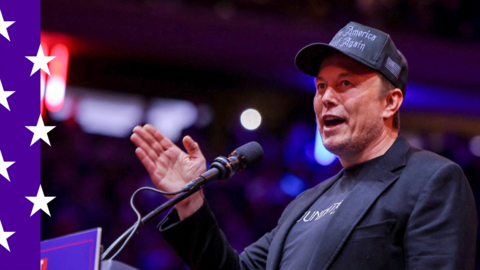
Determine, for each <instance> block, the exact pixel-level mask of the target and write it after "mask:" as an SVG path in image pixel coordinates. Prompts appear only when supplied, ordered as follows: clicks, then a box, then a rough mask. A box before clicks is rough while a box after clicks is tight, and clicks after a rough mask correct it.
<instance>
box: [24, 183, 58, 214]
mask: <svg viewBox="0 0 480 270" xmlns="http://www.w3.org/2000/svg"><path fill="white" fill-rule="evenodd" d="M25 198H27V199H28V200H29V201H31V202H32V203H33V209H32V213H31V214H30V216H33V214H35V213H36V212H37V211H38V210H40V209H42V210H43V212H45V213H47V215H49V216H50V211H49V210H48V205H47V203H49V202H50V201H52V200H53V199H55V197H45V195H44V194H43V189H42V185H40V187H39V188H38V192H37V196H36V197H25Z"/></svg>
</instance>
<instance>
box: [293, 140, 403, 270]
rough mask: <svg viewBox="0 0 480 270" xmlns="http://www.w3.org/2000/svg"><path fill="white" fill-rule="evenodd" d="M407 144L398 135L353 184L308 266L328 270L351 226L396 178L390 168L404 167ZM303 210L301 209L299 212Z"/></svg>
mask: <svg viewBox="0 0 480 270" xmlns="http://www.w3.org/2000/svg"><path fill="white" fill-rule="evenodd" d="M409 149H410V146H409V145H408V143H407V142H406V141H405V140H404V139H403V138H401V137H400V136H399V138H397V140H396V141H395V143H394V144H393V145H392V147H391V148H390V149H389V150H388V151H387V152H386V153H385V155H384V156H383V157H382V159H381V160H380V161H379V163H378V164H377V165H376V166H375V168H373V169H372V170H371V171H370V172H369V173H368V174H367V175H365V176H364V177H363V178H362V179H359V180H360V181H359V182H358V183H357V185H356V186H355V187H354V189H353V190H352V192H351V193H350V194H349V195H348V197H347V198H346V199H345V200H344V201H343V202H342V205H341V206H340V208H339V209H338V210H337V211H336V212H335V215H334V216H333V217H332V219H331V220H330V223H329V224H328V226H327V228H326V230H327V231H326V232H325V234H324V236H323V237H322V239H321V240H320V241H319V243H318V245H317V247H316V250H315V251H314V253H313V254H314V255H313V257H312V259H311V261H310V264H309V267H308V269H311V270H314V269H315V270H317V269H328V267H329V266H330V265H331V264H332V262H333V260H334V259H335V257H336V256H337V255H338V253H339V252H340V250H341V249H342V247H343V245H344V244H345V242H346V241H347V239H348V237H349V236H350V234H351V233H352V231H353V229H354V228H355V227H356V226H357V224H358V222H360V220H361V219H362V218H363V216H364V215H365V213H366V212H367V211H368V209H369V208H370V207H371V206H372V205H373V204H374V202H375V201H376V199H377V198H378V196H380V195H381V194H382V193H383V191H384V190H385V189H386V188H388V187H389V186H390V185H392V184H393V183H394V182H395V181H396V180H397V179H398V177H399V175H398V174H396V173H393V172H392V171H394V170H396V169H398V168H400V167H402V166H405V160H406V154H407V152H408V150H409ZM302 213H303V212H302Z"/></svg>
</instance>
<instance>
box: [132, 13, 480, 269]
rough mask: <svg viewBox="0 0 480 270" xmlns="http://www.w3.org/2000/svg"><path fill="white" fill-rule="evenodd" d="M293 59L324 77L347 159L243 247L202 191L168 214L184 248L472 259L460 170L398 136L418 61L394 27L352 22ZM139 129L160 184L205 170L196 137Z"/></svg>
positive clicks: (362, 264)
mask: <svg viewBox="0 0 480 270" xmlns="http://www.w3.org/2000/svg"><path fill="white" fill-rule="evenodd" d="M295 61H296V65H297V67H298V68H299V69H300V70H301V71H303V72H304V73H306V74H308V75H311V76H314V77H316V80H315V84H316V88H317V92H316V95H315V98H314V109H315V114H316V119H317V122H318V126H319V129H320V133H321V136H322V140H323V143H324V145H325V147H326V148H327V149H328V150H329V151H331V152H332V153H335V154H336V155H338V156H339V159H340V162H341V164H342V166H343V167H344V168H345V169H344V170H342V171H341V172H340V173H339V174H337V175H336V176H334V177H332V178H330V179H328V180H326V181H324V182H322V183H320V184H319V185H317V186H316V187H314V188H312V189H310V190H307V191H306V192H304V193H302V194H301V195H299V196H298V197H297V198H296V199H295V200H294V201H293V202H291V203H290V204H289V205H288V206H287V208H286V209H285V211H284V212H283V214H282V216H281V217H280V219H279V221H278V225H277V227H275V228H274V229H273V230H272V231H271V232H269V233H267V234H265V235H264V236H263V237H262V238H260V239H259V240H258V241H257V242H256V243H254V244H252V245H251V246H249V247H247V248H246V249H245V251H244V252H242V253H241V254H240V255H238V254H237V253H236V252H235V251H234V250H233V249H232V248H231V247H230V246H229V245H228V243H227V241H226V239H225V237H224V235H223V234H222V233H221V231H220V230H219V228H218V226H217V223H216V221H215V219H214V217H213V214H212V213H211V212H210V210H209V208H208V205H207V203H206V202H205V200H204V197H203V193H202V192H201V191H199V192H198V193H196V194H195V195H193V196H192V197H190V198H189V199H188V200H185V201H183V202H182V203H180V204H178V205H177V206H176V207H175V209H174V210H173V211H172V212H171V213H170V214H169V215H168V216H167V217H166V218H165V220H163V221H162V222H161V223H160V225H159V229H160V231H161V232H162V234H163V236H164V237H165V239H166V240H167V241H168V242H169V243H170V244H171V245H172V246H173V248H174V249H175V251H176V252H177V254H179V256H180V257H181V258H182V259H183V260H184V261H185V262H186V263H187V264H188V265H189V266H190V267H191V268H192V269H289V270H299V269H312V270H313V269H473V264H474V258H475V242H476V228H477V218H476V211H475V204H474V200H473V196H472V192H471V189H470V187H469V184H468V182H467V180H466V178H465V176H464V174H463V172H462V170H461V169H460V167H459V166H458V165H456V164H455V163H453V162H451V161H449V160H447V159H444V158H442V157H440V156H438V155H435V154H433V153H430V152H427V151H423V150H420V149H414V148H412V147H410V146H409V145H408V143H407V142H406V141H405V140H404V139H403V138H402V137H400V136H398V129H399V117H398V110H399V108H400V106H401V104H402V101H403V97H404V94H405V89H406V82H407V74H408V67H407V62H406V60H405V58H404V57H403V55H402V54H401V53H400V52H399V51H398V50H397V49H396V47H395V45H394V44H393V42H392V40H391V39H390V37H389V36H388V35H387V34H385V33H383V32H381V31H378V30H376V29H373V28H370V27H366V26H363V25H360V24H357V23H354V22H351V23H349V24H348V25H347V26H345V27H344V28H343V29H341V30H340V31H339V32H338V33H337V35H336V36H335V37H334V38H333V40H332V41H331V42H330V44H311V45H309V46H307V47H305V48H303V49H302V50H301V51H300V52H299V53H298V55H297V57H296V60H295ZM131 139H132V141H133V142H134V143H135V145H136V146H137V147H138V148H137V150H136V154H137V156H138V157H139V159H140V160H141V161H142V163H143V164H144V166H145V167H146V168H147V170H148V172H149V173H150V176H151V178H152V180H153V182H154V184H155V185H156V186H157V187H158V188H159V189H161V190H165V191H175V190H179V189H180V188H181V187H182V186H183V185H184V184H185V183H186V182H188V181H189V180H191V179H194V178H196V177H197V176H198V175H200V174H201V173H203V172H204V171H205V158H204V157H203V155H202V154H201V151H200V149H199V146H198V144H197V143H195V142H194V141H193V140H192V138H190V137H188V136H187V137H185V138H184V139H183V144H184V146H185V148H186V150H187V153H184V152H183V151H181V150H180V149H179V148H178V147H176V146H175V145H174V144H173V143H172V142H171V141H170V140H168V139H167V138H165V137H164V136H163V135H162V134H161V133H160V132H158V131H157V130H155V129H154V128H153V127H152V126H150V125H146V126H144V127H136V128H135V129H134V134H133V135H132V138H131ZM179 179H181V180H179Z"/></svg>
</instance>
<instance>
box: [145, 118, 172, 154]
mask: <svg viewBox="0 0 480 270" xmlns="http://www.w3.org/2000/svg"><path fill="white" fill-rule="evenodd" d="M143 128H144V129H145V130H146V131H147V132H148V133H149V134H150V135H151V136H153V137H154V138H155V140H156V141H157V142H158V143H159V144H160V145H161V147H162V149H163V151H165V150H167V149H169V148H171V147H177V146H176V145H175V144H174V143H173V142H172V141H171V140H170V139H169V138H167V137H166V136H165V135H163V133H161V132H160V131H158V130H157V129H156V128H155V127H153V126H152V125H150V124H146V125H145V126H143ZM179 150H180V149H179Z"/></svg>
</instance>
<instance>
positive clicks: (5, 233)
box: [0, 221, 15, 252]
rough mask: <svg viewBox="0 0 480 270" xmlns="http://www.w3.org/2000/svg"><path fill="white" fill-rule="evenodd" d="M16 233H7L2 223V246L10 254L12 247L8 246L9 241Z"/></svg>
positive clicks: (0, 229)
mask: <svg viewBox="0 0 480 270" xmlns="http://www.w3.org/2000/svg"><path fill="white" fill-rule="evenodd" d="M14 233H15V232H6V231H4V230H3V226H2V222H1V221H0V245H2V246H3V247H4V248H6V249H7V250H8V251H9V252H10V247H9V246H8V242H7V239H8V238H9V237H10V236H12V234H14Z"/></svg>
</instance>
